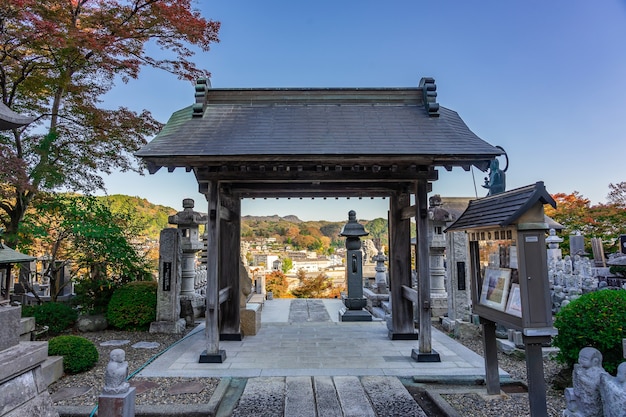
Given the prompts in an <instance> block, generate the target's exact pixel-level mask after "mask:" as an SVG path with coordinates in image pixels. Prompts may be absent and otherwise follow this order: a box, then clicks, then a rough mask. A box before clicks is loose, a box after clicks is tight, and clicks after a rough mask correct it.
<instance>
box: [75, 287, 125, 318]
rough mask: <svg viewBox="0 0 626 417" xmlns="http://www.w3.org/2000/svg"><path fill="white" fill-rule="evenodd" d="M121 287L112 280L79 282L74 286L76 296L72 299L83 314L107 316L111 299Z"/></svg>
mask: <svg viewBox="0 0 626 417" xmlns="http://www.w3.org/2000/svg"><path fill="white" fill-rule="evenodd" d="M120 285H121V284H119V283H118V282H117V281H114V280H110V279H102V280H97V279H84V280H82V281H78V282H77V283H76V285H74V292H75V293H76V296H75V297H74V298H72V303H73V304H74V305H77V306H80V309H81V312H84V313H86V314H106V311H107V308H108V305H109V302H110V301H111V297H112V296H113V293H114V292H115V290H116V289H117V288H119V287H120Z"/></svg>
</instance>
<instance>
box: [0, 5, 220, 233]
mask: <svg viewBox="0 0 626 417" xmlns="http://www.w3.org/2000/svg"><path fill="white" fill-rule="evenodd" d="M218 30H219V23H218V22H214V21H211V20H208V19H206V18H204V17H202V16H201V15H200V13H199V12H198V11H196V10H194V9H192V7H191V0H0V98H1V99H2V102H3V103H4V104H5V105H7V106H8V107H9V108H11V109H12V110H13V111H16V112H18V113H21V114H25V115H31V116H33V117H35V118H36V119H35V121H34V122H33V123H31V124H30V125H29V126H27V127H25V128H21V129H14V130H12V131H10V132H0V221H1V222H2V224H3V226H4V227H5V228H6V229H7V232H8V236H7V240H8V242H9V243H10V244H14V243H17V230H18V226H19V223H20V222H21V220H22V218H23V216H24V213H25V212H26V210H27V209H28V207H29V206H30V204H31V202H32V200H33V198H34V196H35V195H36V194H37V193H38V192H39V191H54V190H59V189H62V188H65V189H69V190H72V191H86V192H91V191H93V190H94V189H98V188H102V187H103V182H102V178H101V175H102V174H108V173H110V172H112V171H113V170H121V171H128V170H134V171H137V172H141V171H142V170H143V167H142V165H141V164H140V163H138V162H137V160H136V159H135V157H134V156H133V155H132V153H133V152H134V151H136V150H137V149H138V148H139V147H141V146H142V145H143V144H144V143H145V142H146V138H149V137H151V136H154V135H155V134H156V133H157V132H158V131H159V129H160V127H161V124H160V123H159V122H157V121H156V120H155V119H154V118H153V117H152V116H151V114H150V112H149V111H147V110H143V111H141V112H135V111H132V110H130V109H128V108H125V107H120V108H114V109H111V108H105V107H104V106H103V105H102V97H103V96H104V94H106V93H107V92H108V91H109V90H111V88H112V87H113V86H114V83H115V82H117V81H119V80H121V81H122V82H126V81H128V80H130V79H134V78H137V77H138V76H139V74H140V71H141V68H142V67H144V66H150V67H154V68H158V69H162V70H164V71H167V72H169V73H172V74H174V75H175V76H176V77H178V78H179V79H184V80H195V79H197V78H199V77H208V76H209V75H210V74H209V73H208V71H207V70H205V69H201V68H197V67H196V66H195V64H194V63H193V62H192V61H191V59H192V57H193V56H194V49H192V48H195V50H200V51H208V49H209V46H210V44H211V43H213V42H217V41H218V37H217V34H218ZM149 46H151V47H150V48H149ZM154 46H156V48H155V47H154ZM155 52H156V55H155Z"/></svg>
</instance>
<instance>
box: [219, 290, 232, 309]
mask: <svg viewBox="0 0 626 417" xmlns="http://www.w3.org/2000/svg"><path fill="white" fill-rule="evenodd" d="M231 292H232V287H226V288H222V289H221V290H220V292H219V295H220V296H219V303H220V305H221V304H222V303H224V302H225V301H228V300H230V298H231Z"/></svg>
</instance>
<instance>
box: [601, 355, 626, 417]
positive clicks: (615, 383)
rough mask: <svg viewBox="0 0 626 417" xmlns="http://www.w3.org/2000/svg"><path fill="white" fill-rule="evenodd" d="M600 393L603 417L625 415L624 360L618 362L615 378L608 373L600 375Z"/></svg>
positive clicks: (625, 364) (625, 379) (625, 375)
mask: <svg viewBox="0 0 626 417" xmlns="http://www.w3.org/2000/svg"><path fill="white" fill-rule="evenodd" d="M600 393H601V395H602V404H603V406H604V417H625V416H626V362H622V363H620V365H619V366H618V367H617V375H616V376H615V378H613V377H612V376H611V375H609V374H603V375H602V376H601V378H600Z"/></svg>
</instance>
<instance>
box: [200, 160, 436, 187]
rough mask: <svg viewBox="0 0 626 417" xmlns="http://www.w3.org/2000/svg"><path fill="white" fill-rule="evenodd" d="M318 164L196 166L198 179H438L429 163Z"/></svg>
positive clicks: (341, 180) (264, 180)
mask: <svg viewBox="0 0 626 417" xmlns="http://www.w3.org/2000/svg"><path fill="white" fill-rule="evenodd" d="M318 167H319V164H310V163H308V164H307V165H304V164H280V165H274V166H273V167H272V168H271V169H270V167H269V165H268V164H255V165H241V164H238V165H233V166H230V165H222V166H219V167H217V166H212V167H203V168H196V169H195V174H196V178H197V179H198V181H222V182H250V181H257V182H261V183H264V182H284V181H305V182H326V181H338V182H352V181H357V182H358V181H377V182H396V181H415V180H417V179H427V180H429V181H436V180H437V179H438V173H437V170H434V169H432V168H429V167H428V166H422V165H419V166H416V165H414V164H413V165H408V166H401V167H398V166H396V165H388V166H383V165H381V164H380V162H379V161H378V162H377V163H376V164H352V165H345V166H344V165H332V166H331V168H330V169H328V170H327V169H323V170H320V169H318Z"/></svg>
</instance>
